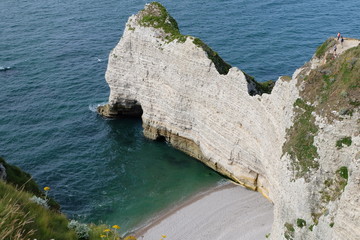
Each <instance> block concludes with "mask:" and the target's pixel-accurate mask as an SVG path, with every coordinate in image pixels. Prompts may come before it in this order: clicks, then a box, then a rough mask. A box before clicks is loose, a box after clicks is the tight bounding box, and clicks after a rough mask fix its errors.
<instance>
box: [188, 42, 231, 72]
mask: <svg viewBox="0 0 360 240" xmlns="http://www.w3.org/2000/svg"><path fill="white" fill-rule="evenodd" d="M193 43H194V44H195V45H196V46H198V47H201V48H202V49H203V50H204V51H205V52H206V54H207V56H208V58H209V59H210V60H211V61H212V62H213V63H214V65H215V68H216V70H217V71H218V72H219V73H220V74H227V73H228V72H229V69H230V68H231V65H230V64H228V63H226V62H225V61H224V60H223V59H222V58H221V57H220V56H219V54H218V53H217V52H215V51H213V50H212V49H211V48H210V47H209V46H208V45H206V44H205V43H204V42H203V41H201V40H200V39H199V38H194V40H193Z"/></svg>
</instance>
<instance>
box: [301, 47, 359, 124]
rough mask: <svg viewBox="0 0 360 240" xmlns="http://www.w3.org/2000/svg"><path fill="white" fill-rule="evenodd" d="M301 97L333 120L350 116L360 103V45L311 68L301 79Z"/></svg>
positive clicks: (319, 112)
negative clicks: (336, 113) (305, 76)
mask: <svg viewBox="0 0 360 240" xmlns="http://www.w3.org/2000/svg"><path fill="white" fill-rule="evenodd" d="M301 97H302V98H303V99H304V100H305V101H307V102H310V103H311V104H313V105H316V109H315V111H316V113H318V114H319V115H320V116H323V117H325V118H327V119H328V120H330V121H332V120H333V119H339V120H341V119H340V118H339V117H338V116H336V115H335V114H334V113H333V111H336V112H338V113H339V114H340V115H342V116H346V115H348V116H351V115H352V114H353V112H354V111H355V110H356V109H358V108H359V106H360V46H358V47H354V48H351V49H348V50H347V51H345V52H344V53H343V54H341V55H340V56H338V57H336V58H330V59H327V62H326V63H325V64H324V65H322V66H320V67H318V68H316V69H312V70H311V71H310V73H309V75H308V77H307V78H305V79H304V88H303V90H302V91H301Z"/></svg>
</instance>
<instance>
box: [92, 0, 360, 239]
mask: <svg viewBox="0 0 360 240" xmlns="http://www.w3.org/2000/svg"><path fill="white" fill-rule="evenodd" d="M334 44H338V43H337V42H335V41H334V40H329V41H327V42H325V43H324V45H323V46H321V47H320V48H319V50H318V51H317V53H316V54H315V55H314V57H313V59H312V60H311V61H310V62H309V63H307V64H305V66H303V67H301V68H299V69H298V70H296V71H295V73H294V74H293V76H292V77H291V78H290V77H280V78H279V79H278V81H277V82H276V85H275V86H274V87H273V89H272V91H271V94H264V93H269V92H270V89H271V87H270V89H269V88H268V89H266V86H263V85H260V84H258V83H256V82H255V81H254V80H253V79H252V78H251V77H250V76H248V75H247V74H246V73H244V72H242V71H241V70H239V69H238V68H236V67H231V66H230V65H229V64H227V63H226V62H224V61H223V60H222V59H221V58H220V57H219V56H218V54H217V53H216V52H214V51H213V50H211V49H210V48H209V47H208V46H206V44H204V43H203V42H201V41H200V40H199V39H197V38H194V37H191V36H184V35H182V34H181V33H180V31H179V29H178V27H177V23H176V21H175V20H174V19H173V18H172V17H171V16H170V15H168V13H167V12H166V10H165V9H164V8H163V7H162V6H161V5H160V4H158V3H151V4H148V5H146V6H145V9H144V10H142V11H140V12H139V13H138V14H136V15H133V16H131V17H130V18H129V20H128V22H127V23H126V29H125V31H124V34H123V36H122V38H121V40H120V42H119V43H118V45H117V46H116V47H115V48H114V49H113V51H112V52H111V53H110V56H109V64H108V69H107V72H106V80H107V82H108V84H109V87H110V97H109V103H108V104H107V105H105V106H103V107H100V108H99V109H98V111H99V113H100V114H102V115H104V116H107V117H119V116H128V115H130V116H141V117H142V120H143V127H144V135H145V136H146V137H148V138H150V139H163V140H166V141H167V142H169V143H171V144H172V145H173V146H174V147H176V148H178V149H180V150H182V151H184V152H186V153H188V154H189V155H191V156H193V157H195V158H197V159H199V160H201V161H202V162H204V163H205V164H207V165H208V166H210V167H212V168H213V169H215V170H216V171H219V172H221V173H222V174H224V175H226V176H228V177H229V178H232V179H233V180H234V181H236V182H239V183H240V184H242V185H244V186H246V187H248V188H251V189H253V190H257V191H259V192H261V193H262V194H263V195H264V196H265V197H267V198H269V199H270V200H271V201H272V202H273V203H274V215H275V219H274V224H273V228H272V233H271V235H270V238H272V239H283V238H285V239H359V236H360V229H358V228H356V226H357V223H358V222H360V210H359V203H360V194H359V192H360V179H359V173H360V172H359V171H360V169H359V161H360V160H359V158H360V153H359V145H360V136H359V131H360V129H359V121H358V119H359V102H360V99H359V97H360V91H359V81H360V80H359V75H360V74H359V69H360V66H359V65H360V61H359V57H360V47H359V46H358V44H359V41H358V40H350V39H346V40H345V42H344V46H340V45H339V44H338V49H339V51H338V53H339V54H341V55H340V56H337V57H336V58H334V54H333V53H332V49H333V45H334ZM340 50H341V51H340ZM270 85H271V84H270ZM344 236H346V237H344Z"/></svg>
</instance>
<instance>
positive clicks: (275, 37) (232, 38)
mask: <svg viewBox="0 0 360 240" xmlns="http://www.w3.org/2000/svg"><path fill="white" fill-rule="evenodd" d="M145 3H146V1H142V0H129V1H124V0H108V1H95V0H87V1H85V0H71V1H70V0H53V1H45V0H38V1H26V0H22V1H20V0H1V1H0V84H1V85H0V86H1V91H0V104H1V105H0V106H1V107H0V155H1V156H2V157H4V158H5V159H7V160H8V161H9V162H10V163H12V164H16V165H18V166H20V167H22V168H23V169H24V170H26V171H28V172H30V173H31V174H32V175H33V176H34V178H35V179H36V180H37V181H38V183H39V184H40V185H41V186H45V185H47V186H50V187H51V188H52V190H51V193H50V194H51V195H52V196H53V197H55V198H56V199H57V200H58V201H59V202H60V203H61V205H62V209H63V211H64V212H65V213H66V214H67V215H68V216H69V217H70V218H77V219H80V220H81V221H94V222H99V221H103V222H106V223H109V224H119V225H121V226H122V227H123V228H124V229H130V228H131V227H133V226H135V225H136V224H138V223H139V222H140V221H142V220H144V219H146V217H147V216H149V215H151V214H152V213H155V212H157V211H160V210H161V209H163V208H165V207H167V206H169V205H170V204H172V203H173V202H176V201H179V200H181V199H183V198H185V197H186V196H189V195H191V194H194V193H195V192H198V191H200V190H201V189H203V188H206V187H209V186H212V185H214V184H216V183H218V182H219V181H221V179H222V178H221V177H220V176H219V175H218V174H216V173H214V172H213V171H212V170H210V169H208V168H206V167H205V166H203V165H202V164H201V163H199V162H197V161H196V160H194V159H192V158H190V157H188V156H186V155H185V154H183V153H181V152H178V151H176V150H174V149H172V148H171V147H170V146H168V145H166V144H165V143H159V142H153V141H149V140H146V139H145V138H144V137H143V135H142V128H141V120H134V119H133V120H131V119H126V120H112V121H110V120H105V119H103V118H101V117H99V116H97V115H96V113H95V112H94V111H93V110H94V108H95V107H96V106H97V105H98V104H101V103H104V102H106V101H107V97H108V93H109V89H108V87H107V84H106V82H105V80H104V74H105V70H106V64H107V56H108V54H109V52H110V50H111V49H112V48H113V47H114V46H115V45H116V44H117V42H118V41H119V39H120V37H121V35H122V31H123V28H124V25H125V22H126V20H127V18H128V17H129V16H130V15H131V14H134V13H136V12H137V11H139V10H140V9H142V8H143V6H144V4H145ZM161 3H162V4H163V5H164V6H165V7H166V8H167V9H168V11H169V12H170V14H171V15H173V16H174V17H175V19H176V20H177V21H178V23H179V27H180V29H181V31H182V33H183V34H188V35H193V36H196V37H200V38H201V39H202V40H204V42H206V43H207V44H208V45H209V46H211V47H212V48H213V49H214V50H215V51H217V52H218V53H219V54H220V56H222V57H223V58H224V60H225V61H227V62H229V63H230V64H231V65H233V66H237V67H239V68H240V69H242V70H244V71H246V72H247V73H249V74H251V75H253V76H254V77H255V78H256V79H258V80H260V81H265V80H270V79H273V80H275V79H277V78H278V76H280V75H291V74H292V73H293V71H294V70H295V69H296V68H297V67H300V66H301V65H302V64H303V63H304V62H305V61H307V60H309V59H310V57H311V56H312V54H313V53H314V51H315V49H316V47H317V46H318V45H319V44H321V43H322V42H323V41H325V40H326V39H327V38H328V37H330V36H335V34H336V33H337V32H338V31H340V32H342V33H343V35H344V36H345V37H354V38H360V21H359V19H360V2H358V1H350V0H345V1H341V2H340V1H335V0H323V1H310V0H304V1H293V0H288V1H275V0H269V1H260V0H255V1H245V0H237V1H235V0H230V1H219V0H218V1H214V0H207V1H189V0H184V1H180V2H179V1H170V0H165V1H162V2H161ZM4 68H10V69H9V70H6V71H4Z"/></svg>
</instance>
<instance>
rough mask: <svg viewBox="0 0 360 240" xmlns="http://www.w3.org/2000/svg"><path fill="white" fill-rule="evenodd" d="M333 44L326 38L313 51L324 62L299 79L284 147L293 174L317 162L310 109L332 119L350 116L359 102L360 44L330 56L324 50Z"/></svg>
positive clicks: (305, 174)
mask: <svg viewBox="0 0 360 240" xmlns="http://www.w3.org/2000/svg"><path fill="white" fill-rule="evenodd" d="M332 44H333V41H332V40H327V41H326V42H325V43H324V44H323V45H321V46H320V47H319V48H318V50H317V52H316V54H315V55H316V56H317V55H319V56H322V57H326V59H327V62H326V64H324V65H322V66H320V67H318V68H316V69H312V70H311V71H310V73H309V74H308V76H306V77H305V78H304V79H303V80H302V83H301V84H302V86H303V88H302V90H301V92H300V96H301V99H298V100H297V101H296V102H295V104H294V107H295V119H294V125H293V126H292V127H291V128H290V129H288V132H287V141H286V142H285V144H284V146H283V151H284V153H285V152H286V153H288V154H289V155H290V157H291V159H292V160H293V163H292V166H293V170H294V175H295V178H300V177H304V178H305V179H307V178H309V177H310V175H311V170H312V169H314V170H316V169H317V168H318V166H319V164H318V163H317V161H316V157H318V154H317V149H316V147H315V146H314V145H313V143H314V136H316V134H317V131H318V129H317V126H316V125H315V118H314V116H312V114H311V113H312V112H313V111H314V112H316V113H317V114H318V115H320V116H322V117H324V118H325V119H327V120H328V121H329V122H332V121H333V120H334V119H337V120H342V118H344V117H345V116H346V115H348V116H352V114H353V112H354V111H356V110H358V109H359V106H360V46H358V47H355V48H351V49H349V50H347V51H346V52H344V53H343V54H342V55H340V56H339V57H337V58H333V57H332V55H331V54H328V55H327V56H325V52H324V51H325V50H326V49H329V46H330V47H331V46H332ZM334 111H335V112H338V113H339V114H340V116H338V115H337V114H334ZM350 144H351V143H350ZM350 144H349V145H350Z"/></svg>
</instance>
